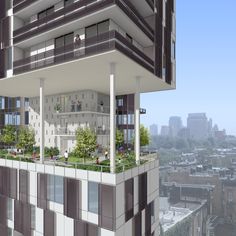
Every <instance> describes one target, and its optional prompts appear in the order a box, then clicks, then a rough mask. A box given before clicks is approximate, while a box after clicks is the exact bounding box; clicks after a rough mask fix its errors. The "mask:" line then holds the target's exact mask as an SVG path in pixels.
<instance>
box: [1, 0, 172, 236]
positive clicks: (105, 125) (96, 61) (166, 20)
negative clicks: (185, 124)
mask: <svg viewBox="0 0 236 236" xmlns="http://www.w3.org/2000/svg"><path fill="white" fill-rule="evenodd" d="M0 4H1V5H0V19H1V27H0V30H1V32H0V35H1V40H0V41H1V51H0V57H1V58H0V63H1V64H0V78H1V79H0V94H1V95H2V96H7V97H27V98H29V125H30V126H31V127H32V128H33V129H34V131H35V135H36V143H37V144H38V145H39V146H40V163H24V162H20V161H10V160H2V161H1V166H2V167H1V169H0V179H1V181H0V182H1V186H0V207H1V209H3V211H1V216H0V230H1V232H0V234H1V235H17V236H18V235H19V236H22V235H24V236H28V235H37V236H43V235H45V236H48V235H50V236H51V235H60V236H68V235H71V236H72V235H73V236H77V235H83V236H87V235H88V236H90V235H93V236H100V235H101V236H115V235H120V236H122V235H135V236H139V235H145V236H150V235H155V236H156V235H159V220H158V214H157V213H158V195H159V194H158V188H159V186H158V182H159V181H158V175H159V174H158V160H156V158H155V159H154V160H153V161H151V162H150V161H148V162H145V163H146V164H143V162H142V161H141V157H140V113H144V112H145V111H144V110H142V109H140V94H141V93H147V92H155V91H162V90H171V89H174V88H175V63H176V62H175V41H176V36H175V31H176V30H175V1H174V0H155V1H152V0H145V1H139V0H79V1H76V0H63V1H61V0H50V1H45V0H33V1H32V0H13V2H12V1H7V0H6V1H1V2H0ZM7 88H11V89H7ZM121 98H122V99H123V105H122V104H121V100H122V99H121ZM128 100H129V101H132V102H129V101H128ZM130 103H132V104H133V105H132V106H130V105H127V106H126V105H125V104H130ZM124 120H126V122H124ZM124 123H125V124H124ZM79 127H81V128H85V127H88V128H91V129H92V130H94V131H95V133H96V134H97V142H98V144H99V145H101V146H104V147H107V148H109V158H110V173H104V172H103V171H83V170H79V169H73V168H67V167H57V166H54V165H51V164H50V163H46V162H45V160H44V147H45V146H57V147H59V148H60V150H61V151H63V150H65V149H70V150H72V149H73V145H75V140H74V137H75V135H74V134H75V131H76V129H77V128H79ZM116 127H118V128H119V129H121V130H129V131H124V132H126V140H127V141H129V140H130V138H131V137H132V136H134V150H135V158H136V167H135V168H132V169H129V170H125V168H124V169H123V171H122V172H121V173H117V170H116V166H117V161H116V144H115V132H116ZM5 182H6V183H7V184H6V185H4V184H3V183H5Z"/></svg>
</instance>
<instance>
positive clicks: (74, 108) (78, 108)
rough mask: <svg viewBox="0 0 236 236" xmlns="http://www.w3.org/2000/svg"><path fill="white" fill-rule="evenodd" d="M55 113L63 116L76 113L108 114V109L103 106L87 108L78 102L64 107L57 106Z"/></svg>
mask: <svg viewBox="0 0 236 236" xmlns="http://www.w3.org/2000/svg"><path fill="white" fill-rule="evenodd" d="M55 110H56V113H58V114H60V113H62V114H64V113H73V112H74V113H78V112H82V113H83V112H84V113H85V112H97V113H104V114H108V113H110V107H108V106H104V105H97V106H89V107H86V104H83V103H82V102H80V101H72V102H71V103H70V104H66V105H61V104H58V105H57V109H55Z"/></svg>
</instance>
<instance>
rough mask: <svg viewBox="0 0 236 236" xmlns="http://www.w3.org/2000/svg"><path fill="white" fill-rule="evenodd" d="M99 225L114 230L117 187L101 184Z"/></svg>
mask: <svg viewBox="0 0 236 236" xmlns="http://www.w3.org/2000/svg"><path fill="white" fill-rule="evenodd" d="M99 195H100V196H99V197H100V198H99V199H100V204H99V226H100V227H102V228H104V229H108V230H111V231H114V230H115V228H116V226H115V216H116V188H115V187H114V186H109V185H104V184H101V185H100V194H99Z"/></svg>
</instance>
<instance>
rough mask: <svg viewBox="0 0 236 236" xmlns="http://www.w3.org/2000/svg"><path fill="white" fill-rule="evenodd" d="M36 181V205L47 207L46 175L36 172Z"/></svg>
mask: <svg viewBox="0 0 236 236" xmlns="http://www.w3.org/2000/svg"><path fill="white" fill-rule="evenodd" d="M37 182H38V184H37V196H38V197H37V205H38V207H39V208H42V209H47V175H46V174H41V173H38V176H37Z"/></svg>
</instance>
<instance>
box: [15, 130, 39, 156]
mask: <svg viewBox="0 0 236 236" xmlns="http://www.w3.org/2000/svg"><path fill="white" fill-rule="evenodd" d="M34 145H35V134H34V131H33V130H32V129H30V128H27V127H22V128H20V130H19V133H18V140H17V145H16V146H17V148H20V149H22V151H23V154H25V151H26V150H29V149H32V147H33V146H34Z"/></svg>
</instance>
